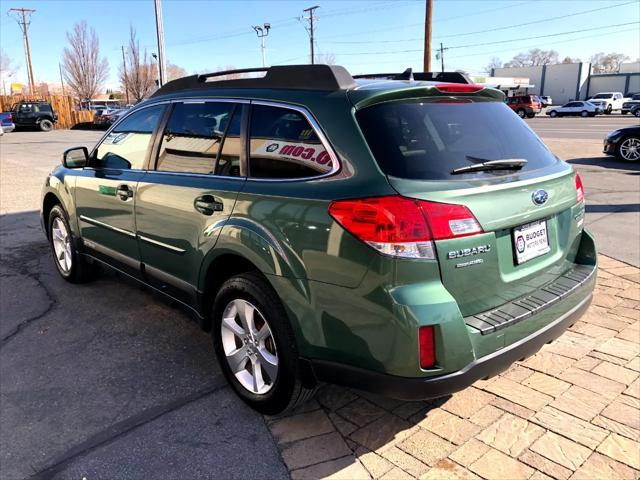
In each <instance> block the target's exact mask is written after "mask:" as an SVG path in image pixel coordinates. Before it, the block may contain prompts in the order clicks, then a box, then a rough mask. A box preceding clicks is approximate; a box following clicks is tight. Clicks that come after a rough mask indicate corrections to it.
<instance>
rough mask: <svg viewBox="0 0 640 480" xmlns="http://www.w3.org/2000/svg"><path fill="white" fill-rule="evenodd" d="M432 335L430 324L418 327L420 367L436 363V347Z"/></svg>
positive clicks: (429, 366) (431, 365)
mask: <svg viewBox="0 0 640 480" xmlns="http://www.w3.org/2000/svg"><path fill="white" fill-rule="evenodd" d="M433 337H434V335H433V326H432V325H429V326H427V327H420V330H419V331H418V342H419V347H420V368H431V367H433V366H434V365H435V364H436V349H435V344H434V341H433Z"/></svg>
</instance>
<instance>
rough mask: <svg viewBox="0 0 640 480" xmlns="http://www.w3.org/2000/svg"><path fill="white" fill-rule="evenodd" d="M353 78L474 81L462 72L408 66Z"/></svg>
mask: <svg viewBox="0 0 640 480" xmlns="http://www.w3.org/2000/svg"><path fill="white" fill-rule="evenodd" d="M353 78H356V79H358V78H371V79H375V78H383V79H387V80H418V81H433V82H449V83H473V81H472V80H471V79H470V78H469V77H468V76H467V74H465V73H462V72H412V70H411V69H410V68H407V69H406V70H405V71H404V72H402V73H368V74H364V75H354V76H353Z"/></svg>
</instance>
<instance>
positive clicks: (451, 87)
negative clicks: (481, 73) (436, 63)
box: [435, 83, 484, 93]
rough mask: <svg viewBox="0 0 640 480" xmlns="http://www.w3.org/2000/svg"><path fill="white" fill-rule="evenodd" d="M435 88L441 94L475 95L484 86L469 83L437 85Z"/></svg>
mask: <svg viewBox="0 0 640 480" xmlns="http://www.w3.org/2000/svg"><path fill="white" fill-rule="evenodd" d="M435 88H436V90H439V91H441V92H443V93H475V92H479V91H480V90H483V89H484V86H482V85H473V84H469V83H439V84H437V85H436V86H435Z"/></svg>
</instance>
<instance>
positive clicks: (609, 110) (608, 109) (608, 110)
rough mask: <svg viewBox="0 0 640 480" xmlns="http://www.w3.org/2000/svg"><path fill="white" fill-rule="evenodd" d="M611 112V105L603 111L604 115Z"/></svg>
mask: <svg viewBox="0 0 640 480" xmlns="http://www.w3.org/2000/svg"><path fill="white" fill-rule="evenodd" d="M612 111H613V107H612V106H611V105H609V106H608V107H607V109H606V110H605V111H604V113H605V115H611V112H612Z"/></svg>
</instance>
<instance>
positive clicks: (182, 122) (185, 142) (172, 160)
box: [156, 102, 239, 174]
mask: <svg viewBox="0 0 640 480" xmlns="http://www.w3.org/2000/svg"><path fill="white" fill-rule="evenodd" d="M233 110H234V104H233V103H227V102H202V103H179V104H177V105H176V106H175V107H174V109H173V112H171V117H170V118H169V122H168V123H167V127H166V128H165V131H164V134H163V135H162V143H161V144H160V151H159V153H158V163H157V167H156V169H157V170H159V171H165V172H184V173H201V174H211V173H213V172H214V169H215V165H216V159H217V157H218V151H219V150H220V145H221V143H222V139H223V137H224V134H225V131H226V130H227V127H228V125H229V121H230V119H231V117H232V114H233ZM238 135H239V132H238ZM238 152H239V150H238Z"/></svg>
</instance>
